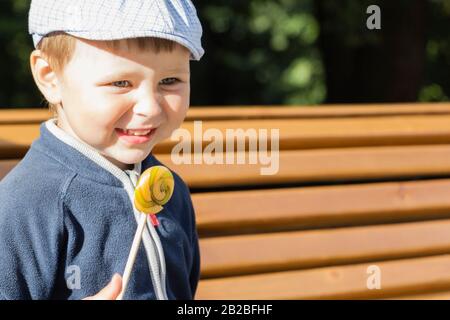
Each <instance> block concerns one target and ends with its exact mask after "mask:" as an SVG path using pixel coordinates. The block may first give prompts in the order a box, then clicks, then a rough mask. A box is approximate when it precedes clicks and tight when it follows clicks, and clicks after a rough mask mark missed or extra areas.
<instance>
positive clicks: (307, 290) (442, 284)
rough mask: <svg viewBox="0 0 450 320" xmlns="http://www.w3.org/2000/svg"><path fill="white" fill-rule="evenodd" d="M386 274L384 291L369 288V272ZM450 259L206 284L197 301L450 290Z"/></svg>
mask: <svg viewBox="0 0 450 320" xmlns="http://www.w3.org/2000/svg"><path fill="white" fill-rule="evenodd" d="M372 265H376V266H378V267H379V268H380V271H381V289H372V290H369V289H368V288H367V279H368V277H369V274H368V273H367V270H368V267H369V266H372ZM449 269H450V255H441V256H433V257H425V258H415V259H404V260H394V261H387V262H386V261H384V262H382V261H381V262H371V263H364V264H357V265H346V266H336V267H327V268H319V269H311V270H301V271H285V272H277V273H266V274H259V275H249V276H238V277H228V278H222V279H204V280H201V281H200V283H199V287H198V290H197V294H196V299H210V300H215V299H236V300H240V299H368V298H385V297H395V296H399V295H402V294H408V293H410V292H421V291H422V292H423V291H438V290H442V291H444V290H447V291H449V290H450V272H449Z"/></svg>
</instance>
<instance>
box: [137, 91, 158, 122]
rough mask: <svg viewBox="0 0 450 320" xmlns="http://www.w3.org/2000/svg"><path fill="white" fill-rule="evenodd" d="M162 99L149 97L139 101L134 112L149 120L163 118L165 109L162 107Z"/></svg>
mask: <svg viewBox="0 0 450 320" xmlns="http://www.w3.org/2000/svg"><path fill="white" fill-rule="evenodd" d="M161 105H162V104H161V98H160V97H157V96H154V95H153V96H147V97H145V98H141V99H139V101H138V102H137V103H136V104H135V105H134V108H133V111H134V113H136V114H140V115H142V116H145V117H148V118H161V117H162V115H163V109H162V107H161Z"/></svg>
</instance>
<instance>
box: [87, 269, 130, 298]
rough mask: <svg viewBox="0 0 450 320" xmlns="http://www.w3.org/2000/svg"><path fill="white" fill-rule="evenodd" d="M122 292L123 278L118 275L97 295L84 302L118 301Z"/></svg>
mask: <svg viewBox="0 0 450 320" xmlns="http://www.w3.org/2000/svg"><path fill="white" fill-rule="evenodd" d="M121 290H122V277H121V276H120V275H119V274H118V273H116V274H114V276H113V277H112V279H111V281H110V282H109V283H108V284H107V285H106V287H104V288H103V289H102V290H100V291H99V292H98V293H97V294H96V295H93V296H90V297H86V298H84V299H83V300H116V298H117V296H118V295H119V294H120V291H121Z"/></svg>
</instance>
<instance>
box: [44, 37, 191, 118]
mask: <svg viewBox="0 0 450 320" xmlns="http://www.w3.org/2000/svg"><path fill="white" fill-rule="evenodd" d="M121 41H125V45H126V47H127V49H129V48H130V47H134V46H137V47H138V48H139V50H151V51H153V52H155V53H159V52H160V51H164V52H171V51H173V50H174V49H175V46H179V47H182V46H181V45H179V44H178V43H176V42H173V41H171V40H167V39H162V38H153V37H141V38H129V39H122V40H105V41H102V42H103V43H105V44H106V46H107V48H108V49H112V50H117V49H118V48H120V45H121ZM75 47H76V38H75V37H73V36H71V35H69V34H67V33H64V32H54V33H52V34H50V35H48V36H46V37H44V38H43V39H42V40H41V41H40V42H39V44H38V46H37V49H38V50H40V51H41V52H42V54H43V56H44V57H45V59H46V60H47V62H48V64H49V66H50V67H51V68H52V69H53V70H54V71H55V72H56V73H57V74H62V72H63V71H64V67H65V66H66V65H67V64H68V63H69V61H70V59H71V58H72V56H73V53H74V52H75ZM182 48H184V47H182ZM186 50H187V49H186ZM47 104H48V108H49V109H50V111H52V112H53V114H54V115H56V110H57V105H55V104H53V103H49V102H48V101H47Z"/></svg>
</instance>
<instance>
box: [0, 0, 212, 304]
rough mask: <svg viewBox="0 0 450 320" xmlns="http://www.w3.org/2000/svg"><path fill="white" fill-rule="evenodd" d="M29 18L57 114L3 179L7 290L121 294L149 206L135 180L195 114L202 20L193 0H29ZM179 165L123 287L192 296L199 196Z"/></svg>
mask: <svg viewBox="0 0 450 320" xmlns="http://www.w3.org/2000/svg"><path fill="white" fill-rule="evenodd" d="M29 31H30V34H32V37H33V41H34V45H35V47H36V48H37V50H34V51H33V52H32V53H31V56H30V64H31V69H32V74H33V78H34V80H35V82H36V84H37V86H38V88H39V89H40V91H41V92H42V94H43V95H44V96H45V98H46V100H47V101H48V102H49V104H50V107H51V108H52V110H53V111H54V112H55V113H56V118H55V119H50V120H48V121H46V122H45V123H42V124H41V126H40V137H39V138H38V139H37V140H35V141H34V142H33V143H32V145H31V148H30V150H29V151H28V153H27V154H26V155H25V157H24V158H23V159H22V161H21V162H20V163H19V164H18V165H17V166H16V167H15V168H14V169H13V170H12V171H11V172H10V173H9V174H8V175H7V176H6V177H5V178H4V179H3V180H2V181H1V182H0V204H1V207H0V257H1V259H0V299H83V298H88V299H115V298H116V297H117V296H118V295H119V293H120V291H121V277H120V276H118V275H116V274H121V273H122V272H123V271H124V268H125V264H126V260H127V258H128V253H129V250H130V247H131V243H132V239H133V236H134V233H135V230H136V225H137V224H136V219H137V218H139V215H140V213H139V212H138V211H136V209H135V208H134V206H133V202H132V200H133V192H134V186H135V184H136V181H137V179H138V177H139V175H140V173H141V172H143V171H144V170H145V169H147V168H148V167H151V166H153V165H160V164H161V163H160V162H159V161H158V160H157V159H156V158H155V157H154V156H153V155H152V154H151V150H152V148H153V147H154V146H155V144H157V143H158V142H160V141H161V140H163V139H166V138H168V137H169V136H170V134H171V133H172V131H173V130H175V129H176V128H178V127H179V126H180V124H181V123H182V121H183V119H184V117H185V115H186V112H187V109H188V107H189V92H190V86H189V60H190V59H192V60H199V59H200V58H201V56H202V55H203V52H204V51H203V49H202V47H201V34H202V29H201V25H200V22H199V21H198V18H197V15H196V11H195V8H194V6H193V5H192V3H191V2H190V1H189V0H175V1H173V0H172V1H164V0H128V1H126V0H121V1H120V0H106V1H105V0H102V1H99V0H96V1H72V0H33V1H32V3H31V7H30V12H29ZM173 174H174V178H175V188H174V193H173V195H172V198H171V200H170V201H169V202H168V203H167V204H166V205H165V206H164V210H163V211H161V212H160V213H158V216H157V217H158V220H159V224H158V225H157V226H153V225H152V223H150V219H149V221H148V223H147V228H146V230H145V231H144V235H143V241H142V245H141V246H140V248H139V252H138V256H137V258H136V262H135V264H134V268H133V271H132V274H131V278H130V281H129V283H128V287H127V289H126V291H125V295H124V299H192V298H193V297H194V294H195V291H196V287H197V283H198V279H199V273H200V271H199V270H200V257H199V247H198V237H197V233H196V228H195V218H194V210H193V207H192V202H191V199H190V194H189V190H188V188H187V186H186V185H185V184H184V182H183V181H182V180H181V178H180V177H179V176H178V175H176V174H175V173H173ZM113 275H114V276H113ZM111 277H112V280H111V281H110V279H111ZM109 281H110V282H109ZM108 282H109V284H108V285H106V284H107V283H108ZM105 285H106V286H105Z"/></svg>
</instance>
